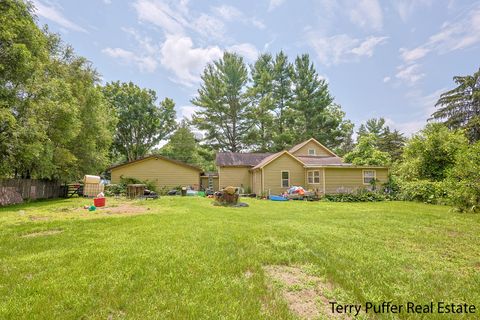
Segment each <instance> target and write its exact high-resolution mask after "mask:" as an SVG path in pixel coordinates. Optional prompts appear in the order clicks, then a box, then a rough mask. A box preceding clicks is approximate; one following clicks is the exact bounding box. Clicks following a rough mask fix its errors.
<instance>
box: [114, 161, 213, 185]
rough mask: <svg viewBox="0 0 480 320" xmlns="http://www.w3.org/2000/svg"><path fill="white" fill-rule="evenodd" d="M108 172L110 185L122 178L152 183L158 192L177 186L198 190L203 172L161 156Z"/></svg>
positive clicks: (128, 163) (131, 163)
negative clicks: (110, 180) (110, 179)
mask: <svg viewBox="0 0 480 320" xmlns="http://www.w3.org/2000/svg"><path fill="white" fill-rule="evenodd" d="M108 170H109V171H110V172H111V176H112V177H111V178H112V183H119V182H120V178H121V177H122V176H123V177H125V178H127V177H128V178H136V179H139V180H142V181H145V180H148V181H152V182H153V183H155V185H156V186H157V188H158V190H160V189H162V188H169V189H173V188H175V187H178V186H190V187H192V188H194V189H199V187H200V174H201V173H202V171H203V170H202V169H200V168H199V167H196V166H193V165H190V164H187V163H184V162H181V161H177V160H173V159H170V158H167V157H164V156H161V155H150V156H147V157H144V158H141V159H138V160H134V161H130V162H127V163H123V164H119V165H116V166H113V167H110V168H109V169H108Z"/></svg>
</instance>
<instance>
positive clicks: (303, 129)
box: [292, 54, 333, 142]
mask: <svg viewBox="0 0 480 320" xmlns="http://www.w3.org/2000/svg"><path fill="white" fill-rule="evenodd" d="M292 78H293V85H294V89H293V94H294V101H293V103H292V105H293V107H294V109H295V110H296V111H298V114H299V116H300V117H299V118H297V121H298V122H299V123H298V124H297V126H296V127H297V128H298V130H299V131H300V132H299V134H300V135H301V138H300V139H301V140H304V139H306V138H309V137H315V136H317V137H316V138H318V135H320V134H322V131H323V129H325V128H324V127H325V122H326V121H325V120H326V119H325V117H326V112H325V111H326V108H327V107H328V106H330V105H331V104H332V103H333V97H332V96H331V95H330V92H329V91H328V85H327V83H326V82H325V80H324V79H319V77H318V74H317V71H316V70H315V67H314V66H313V63H312V62H310V58H309V56H308V54H303V55H301V56H297V58H296V59H295V67H294V71H293V76H292ZM319 140H320V141H322V142H323V141H324V140H325V139H321V138H320V139H319Z"/></svg>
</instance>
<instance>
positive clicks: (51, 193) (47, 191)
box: [0, 179, 65, 205]
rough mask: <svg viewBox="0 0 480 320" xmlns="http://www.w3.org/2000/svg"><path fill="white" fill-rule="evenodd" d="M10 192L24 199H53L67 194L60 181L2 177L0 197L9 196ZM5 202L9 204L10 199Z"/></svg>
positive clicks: (0, 180) (0, 202)
mask: <svg viewBox="0 0 480 320" xmlns="http://www.w3.org/2000/svg"><path fill="white" fill-rule="evenodd" d="M8 194H9V195H15V196H16V197H17V198H18V196H20V197H21V198H22V199H23V200H36V199H52V198H59V197H63V196H65V188H64V187H63V186H62V185H61V183H60V182H58V181H48V180H34V179H3V180H2V179H0V198H2V195H3V196H5V197H7V195H8ZM0 200H1V199H0ZM3 202H4V203H3V204H9V201H3ZM1 204H2V201H0V205H1Z"/></svg>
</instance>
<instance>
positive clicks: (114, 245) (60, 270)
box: [0, 197, 480, 319]
mask: <svg viewBox="0 0 480 320" xmlns="http://www.w3.org/2000/svg"><path fill="white" fill-rule="evenodd" d="M246 201H247V202H248V203H249V204H250V207H248V208H224V207H214V206H212V204H211V200H210V199H204V198H190V197H187V198H182V197H162V198H161V199H159V200H153V201H136V202H128V203H129V204H132V205H138V206H143V208H144V209H145V212H144V213H142V214H138V213H136V214H131V215H125V214H112V215H107V214H104V213H102V211H100V210H99V211H97V213H88V212H86V211H85V210H83V209H79V208H80V207H82V206H83V205H84V204H87V203H90V201H89V200H85V199H70V200H55V201H44V202H37V203H31V204H26V205H19V206H13V207H8V208H1V209H0V297H1V298H0V319H79V318H80V319H123V318H126V319H292V318H295V316H294V315H293V314H292V313H291V312H290V311H289V309H288V307H287V304H286V303H285V301H284V300H283V299H282V298H281V296H280V295H279V294H278V292H276V289H275V286H272V285H269V279H268V278H267V277H266V276H265V273H264V270H263V269H262V267H263V266H269V265H299V266H304V267H305V268H307V269H308V270H309V272H311V273H313V274H315V275H316V276H318V277H321V278H322V279H324V280H325V281H328V282H330V283H331V284H333V285H334V287H335V288H336V289H335V290H334V292H331V293H329V298H331V299H336V300H338V301H341V302H345V303H363V302H365V301H375V302H381V301H384V300H388V301H393V302H394V303H406V302H407V301H413V302H416V303H429V302H430V301H449V302H456V303H460V302H467V303H470V304H476V305H477V310H478V308H479V307H480V215H474V214H458V213H454V212H451V211H450V208H449V207H445V206H433V205H423V204H418V203H408V202H382V203H350V204H349V203H326V202H288V203H283V202H272V201H265V200H263V201H262V200H246ZM124 202H127V201H126V200H114V199H110V198H109V199H108V200H107V204H109V205H113V206H118V205H121V204H122V203H124ZM147 209H148V210H147ZM42 232H43V233H42ZM49 232H50V233H49ZM478 312H479V311H477V314H476V315H477V316H478V315H479V313H478ZM408 316H409V315H408V314H403V315H400V317H408ZM431 316H432V315H429V318H432V317H431ZM474 317H475V315H474ZM433 318H435V315H434V317H433ZM442 318H443V319H446V318H445V317H442ZM460 318H462V316H455V319H460Z"/></svg>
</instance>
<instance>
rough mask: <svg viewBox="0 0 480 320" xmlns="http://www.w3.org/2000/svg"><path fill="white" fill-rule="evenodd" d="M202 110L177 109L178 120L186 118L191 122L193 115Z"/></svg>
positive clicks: (194, 107)
mask: <svg viewBox="0 0 480 320" xmlns="http://www.w3.org/2000/svg"><path fill="white" fill-rule="evenodd" d="M200 109H201V108H200V107H197V106H181V107H179V108H178V109H177V119H178V120H182V119H183V118H185V119H188V120H191V119H192V116H193V114H194V113H195V112H196V111H199V110H200Z"/></svg>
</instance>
